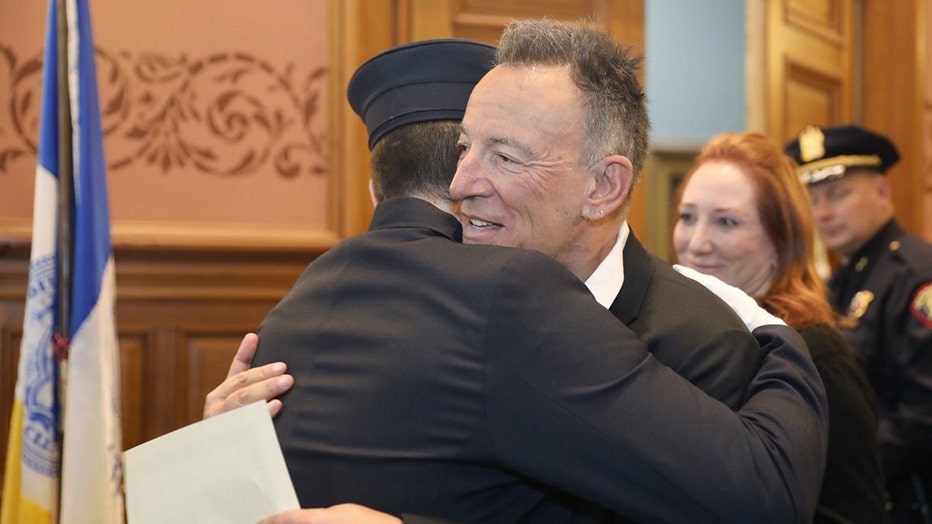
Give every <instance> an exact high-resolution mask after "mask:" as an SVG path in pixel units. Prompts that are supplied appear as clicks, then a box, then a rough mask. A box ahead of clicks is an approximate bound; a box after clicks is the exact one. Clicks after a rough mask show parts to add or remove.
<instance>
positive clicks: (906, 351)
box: [786, 125, 932, 523]
mask: <svg viewBox="0 0 932 524" xmlns="http://www.w3.org/2000/svg"><path fill="white" fill-rule="evenodd" d="M786 152H787V153H788V154H789V155H790V156H792V157H793V158H795V160H796V162H797V163H798V164H799V166H800V167H799V173H800V177H801V179H802V180H803V182H804V183H805V184H807V185H808V187H809V193H810V198H811V203H812V211H813V216H814V218H815V222H816V227H817V229H818V231H819V234H820V236H821V238H822V241H823V243H824V244H825V246H826V247H827V248H828V249H829V250H831V251H832V252H833V253H834V254H835V255H837V256H838V258H839V260H840V265H839V267H838V268H837V269H836V270H835V272H834V273H833V274H832V276H831V278H830V279H829V290H830V293H831V297H830V298H831V301H832V304H833V305H834V307H835V309H836V311H837V312H838V313H839V314H840V315H841V327H842V328H843V332H844V334H845V335H846V337H847V338H848V340H849V341H850V342H851V343H852V345H854V346H855V347H856V348H858V349H859V350H860V351H861V352H862V353H863V356H864V359H865V365H866V366H867V372H868V374H869V375H870V378H871V382H872V384H873V386H874V388H875V390H876V392H877V397H878V401H879V403H880V414H881V419H880V426H879V442H880V447H881V450H880V451H881V459H882V461H883V466H884V473H885V475H886V477H887V489H888V492H889V495H890V506H891V513H890V522H891V523H900V522H922V523H932V513H930V512H932V509H930V507H929V502H930V501H929V497H930V496H932V489H930V487H932V245H930V244H929V243H927V242H925V241H924V240H922V239H921V238H919V237H917V236H915V235H912V234H910V233H907V232H906V231H904V230H903V229H901V228H900V226H899V225H898V224H897V223H896V220H895V219H894V216H893V202H892V199H891V190H890V180H889V178H888V177H887V176H886V172H887V169H889V168H890V167H891V166H892V165H893V164H895V163H896V162H897V161H898V160H899V153H898V152H897V149H896V147H895V146H894V145H893V143H891V142H890V140H889V139H887V138H886V137H884V136H882V135H879V134H877V133H874V132H872V131H869V130H867V129H864V128H862V127H859V126H855V125H846V126H837V127H823V128H819V127H814V126H810V127H807V128H806V129H805V130H803V132H802V133H800V134H799V136H798V137H797V139H796V140H794V141H792V142H790V143H789V144H787V146H786ZM917 189H918V188H917Z"/></svg>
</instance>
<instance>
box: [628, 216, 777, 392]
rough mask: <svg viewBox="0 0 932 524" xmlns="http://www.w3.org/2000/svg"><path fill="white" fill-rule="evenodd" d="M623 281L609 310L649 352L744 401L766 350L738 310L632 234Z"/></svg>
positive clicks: (697, 382)
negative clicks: (653, 251)
mask: <svg viewBox="0 0 932 524" xmlns="http://www.w3.org/2000/svg"><path fill="white" fill-rule="evenodd" d="M624 266H625V284H624V286H622V288H621V291H620V292H619V293H618V296H617V297H616V298H615V301H614V302H613V303H612V307H611V312H612V313H614V315H615V316H616V317H617V318H618V319H619V320H621V321H622V322H624V323H625V325H627V326H628V327H629V328H631V330H632V331H634V332H635V333H636V334H637V335H638V338H640V339H641V340H643V341H644V342H645V343H647V347H648V349H649V350H650V352H651V353H652V354H653V355H654V357H656V358H657V360H659V361H660V362H662V363H663V364H664V365H666V366H669V367H670V368H672V369H673V370H674V371H676V372H677V373H678V374H679V375H681V376H682V377H684V378H686V379H687V380H689V381H690V382H692V383H693V384H695V385H696V386H698V387H699V388H700V389H702V390H703V391H705V392H706V393H707V394H708V395H709V396H711V397H713V398H716V399H718V400H720V401H722V402H724V403H725V404H727V405H728V406H730V407H732V408H737V407H738V406H740V405H741V403H742V402H743V400H744V396H745V394H746V393H747V387H748V384H750V383H751V379H752V378H754V375H755V374H756V373H757V369H758V367H759V366H760V361H761V358H762V356H763V355H762V352H761V349H760V347H759V346H758V345H757V341H755V340H754V338H753V337H750V336H748V331H747V328H746V327H745V325H744V322H742V321H741V319H740V318H738V316H737V315H736V314H735V312H734V310H733V309H732V308H731V307H730V306H728V305H727V304H725V303H724V302H722V301H721V300H719V298H718V297H717V296H715V295H714V294H713V293H712V292H711V291H709V290H708V289H706V288H705V286H703V285H702V284H699V283H698V282H696V281H694V280H692V279H691V278H687V277H684V276H683V275H680V274H679V273H677V272H676V271H674V270H673V268H672V267H671V266H670V264H668V263H667V262H665V261H663V260H661V259H660V258H658V257H657V256H655V255H653V254H650V253H648V252H647V250H645V249H644V246H642V245H641V243H640V242H638V240H637V238H635V237H634V233H631V234H629V236H628V240H627V241H626V242H625V247H624Z"/></svg>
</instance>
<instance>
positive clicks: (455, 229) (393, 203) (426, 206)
mask: <svg viewBox="0 0 932 524" xmlns="http://www.w3.org/2000/svg"><path fill="white" fill-rule="evenodd" d="M400 227H417V228H425V229H430V230H433V231H436V232H437V233H439V234H440V235H442V236H445V237H447V238H449V239H450V240H453V241H456V242H462V241H463V227H462V226H461V225H460V221H459V220H457V218H456V217H455V216H453V215H451V214H449V213H447V212H445V211H442V210H440V209H438V208H437V206H435V205H433V204H431V203H430V202H428V201H426V200H422V199H420V198H414V197H396V198H389V199H388V200H383V201H382V202H379V205H377V206H376V207H375V212H374V213H373V214H372V222H371V223H370V224H369V231H375V230H377V229H395V228H400Z"/></svg>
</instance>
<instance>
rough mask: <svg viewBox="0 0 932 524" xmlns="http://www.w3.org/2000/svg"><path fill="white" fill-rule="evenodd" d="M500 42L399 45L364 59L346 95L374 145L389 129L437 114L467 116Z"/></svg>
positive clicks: (441, 116) (456, 117)
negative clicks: (468, 103)
mask: <svg viewBox="0 0 932 524" xmlns="http://www.w3.org/2000/svg"><path fill="white" fill-rule="evenodd" d="M494 58H495V47H493V46H490V45H487V44H482V43H479V42H473V41H470V40H460V39H438V40H423V41H420V42H413V43H410V44H404V45H401V46H398V47H394V48H392V49H389V50H388V51H385V52H383V53H381V54H379V55H377V56H375V57H373V58H371V59H369V60H368V61H367V62H366V63H364V64H363V65H361V66H360V67H359V69H357V70H356V73H354V74H353V77H352V78H351V79H350V81H349V87H348V88H347V92H346V96H347V98H348V99H349V103H350V106H352V108H353V111H355V112H356V114H358V115H359V116H360V117H362V119H363V122H365V123H366V129H367V130H368V132H369V149H370V150H371V149H372V148H373V146H375V143H376V142H378V140H379V139H380V138H382V137H383V136H384V135H385V134H386V133H388V132H389V131H392V130H394V129H397V128H399V127H401V126H405V125H408V124H414V123H417V122H428V121H433V120H457V121H458V120H462V119H463V113H464V112H465V111H466V101H467V100H468V99H469V94H470V93H471V92H472V89H473V87H475V85H476V83H477V82H479V80H480V79H481V78H482V77H483V76H484V75H485V74H486V73H487V72H488V71H489V70H490V69H491V68H492V66H493V63H494Z"/></svg>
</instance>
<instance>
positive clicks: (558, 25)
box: [495, 20, 650, 199]
mask: <svg viewBox="0 0 932 524" xmlns="http://www.w3.org/2000/svg"><path fill="white" fill-rule="evenodd" d="M630 53H631V48H630V47H629V46H620V45H618V44H616V43H615V42H614V40H612V37H611V35H609V34H608V33H607V32H605V31H601V30H598V29H594V28H592V27H588V26H586V25H584V24H583V23H577V24H568V23H562V22H554V21H550V20H523V21H516V22H512V23H511V24H509V25H508V27H506V28H505V31H504V33H502V37H501V40H500V41H499V44H498V51H497V52H496V55H495V58H496V63H497V64H499V65H516V66H532V65H543V66H566V65H568V66H570V75H571V77H572V80H573V83H574V84H575V85H576V87H578V88H579V90H580V91H581V92H582V94H583V97H584V104H585V107H586V111H587V112H588V116H589V118H588V119H587V122H586V129H585V132H586V136H587V137H588V146H587V149H588V151H585V152H584V153H583V154H584V159H585V161H587V162H588V163H593V162H595V161H597V160H599V159H600V158H602V157H603V156H605V155H609V154H619V155H624V156H626V157H628V159H629V160H631V163H632V165H633V166H634V178H635V181H637V178H638V177H639V175H640V172H641V168H642V167H643V165H644V161H645V159H646V157H647V148H648V140H649V138H648V137H649V135H650V119H649V118H648V116H647V101H646V96H645V95H644V90H643V89H642V88H641V84H640V82H639V81H638V78H637V71H638V67H640V64H641V57H640V56H632V55H631V54H630ZM628 198H629V199H630V198H631V196H630V193H629V195H628Z"/></svg>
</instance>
